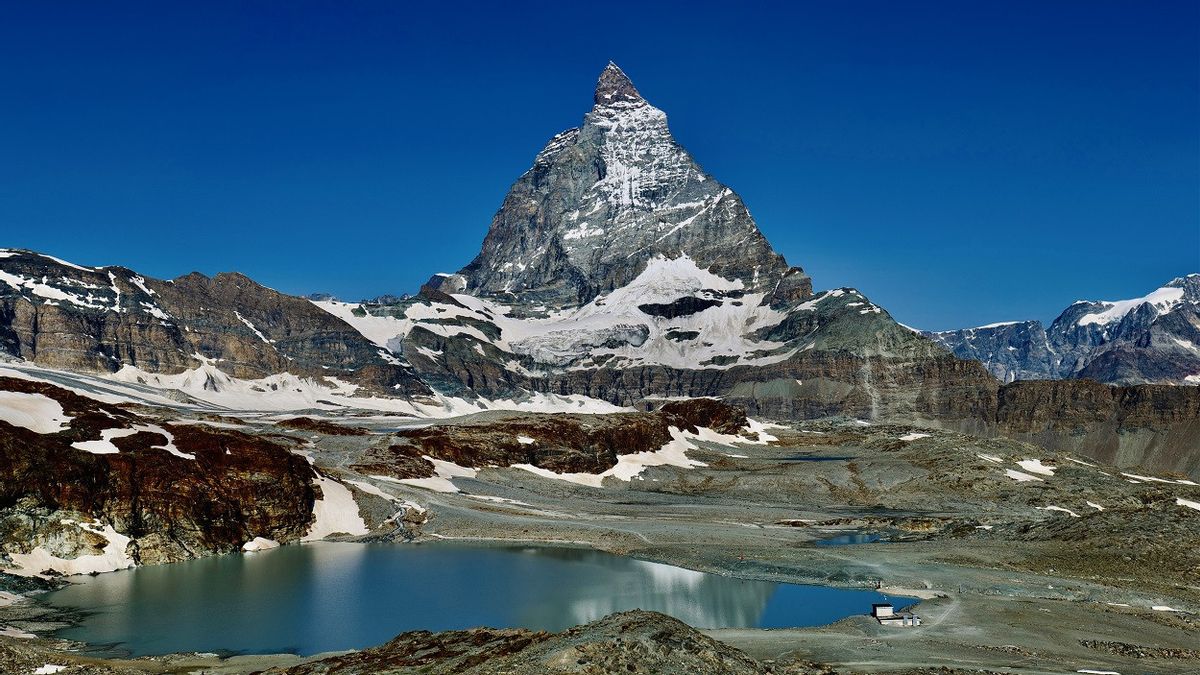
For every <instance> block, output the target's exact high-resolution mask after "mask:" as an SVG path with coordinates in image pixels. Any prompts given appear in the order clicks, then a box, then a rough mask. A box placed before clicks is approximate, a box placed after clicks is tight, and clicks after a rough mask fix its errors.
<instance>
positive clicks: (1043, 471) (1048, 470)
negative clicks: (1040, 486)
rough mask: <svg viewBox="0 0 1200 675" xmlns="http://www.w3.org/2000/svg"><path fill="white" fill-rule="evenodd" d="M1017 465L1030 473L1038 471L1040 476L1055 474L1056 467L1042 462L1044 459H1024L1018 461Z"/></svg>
mask: <svg viewBox="0 0 1200 675" xmlns="http://www.w3.org/2000/svg"><path fill="white" fill-rule="evenodd" d="M1017 465H1018V466H1020V467H1021V468H1022V469H1025V470H1026V471H1028V472H1029V473H1036V474H1038V475H1040V476H1053V475H1054V467H1052V466H1046V465H1045V464H1042V460H1040V459H1022V460H1021V461H1019V462H1017Z"/></svg>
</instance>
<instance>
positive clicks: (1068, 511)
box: [1034, 506, 1079, 518]
mask: <svg viewBox="0 0 1200 675" xmlns="http://www.w3.org/2000/svg"><path fill="white" fill-rule="evenodd" d="M1034 508H1036V509H1037V510H1039V511H1061V512H1062V513H1065V514H1067V515H1069V516H1071V517H1072V518H1078V517H1079V514H1078V513H1075V512H1074V511H1072V510H1071V509H1064V508H1063V507H1061V506H1036V507H1034Z"/></svg>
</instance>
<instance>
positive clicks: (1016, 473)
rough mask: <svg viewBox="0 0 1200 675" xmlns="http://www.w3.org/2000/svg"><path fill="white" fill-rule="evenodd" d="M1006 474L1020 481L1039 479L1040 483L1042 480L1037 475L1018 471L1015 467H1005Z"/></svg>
mask: <svg viewBox="0 0 1200 675" xmlns="http://www.w3.org/2000/svg"><path fill="white" fill-rule="evenodd" d="M1004 475H1006V476H1008V477H1009V478H1011V479H1013V480H1015V481H1017V482H1020V483H1028V482H1029V481H1037V482H1039V483H1040V482H1042V479H1041V478H1038V477H1037V476H1030V475H1029V474H1027V473H1024V472H1021V471H1016V470H1014V469H1005V470H1004Z"/></svg>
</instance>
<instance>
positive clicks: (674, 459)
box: [513, 427, 720, 488]
mask: <svg viewBox="0 0 1200 675" xmlns="http://www.w3.org/2000/svg"><path fill="white" fill-rule="evenodd" d="M670 433H671V440H670V441H669V442H667V443H666V444H665V445H663V446H662V447H661V448H659V449H658V450H650V451H646V452H635V453H632V454H628V455H618V456H617V464H616V466H613V467H612V468H610V469H608V470H607V471H604V472H603V473H555V472H553V471H550V470H549V469H543V468H541V467H537V466H533V465H532V464H514V465H513V468H516V469H523V470H525V471H528V472H530V473H533V474H537V475H538V476H542V477H544V478H552V479H555V480H562V481H567V482H569V483H575V484H577V485H586V486H588V487H594V488H600V487H604V479H605V478H608V477H610V476H611V477H613V478H616V479H617V480H623V481H625V482H629V481H630V480H631V479H632V478H633V477H634V476H637V475H639V474H641V473H642V471H644V470H645V469H646V468H648V467H652V466H677V467H681V468H684V469H691V468H694V467H697V466H708V465H707V464H705V463H704V462H700V461H697V460H694V459H689V458H688V456H687V451H688V450H695V449H696V446H695V445H694V444H692V443H691V442H690V440H689V437H693V438H699V437H700V435H699V434H697V435H692V434H688V433H687V432H685V431H682V430H680V429H677V428H675V427H671V428H670ZM717 435H718V436H719V435H720V434H717Z"/></svg>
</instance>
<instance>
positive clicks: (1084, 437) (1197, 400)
mask: <svg viewBox="0 0 1200 675" xmlns="http://www.w3.org/2000/svg"><path fill="white" fill-rule="evenodd" d="M994 429H995V432H996V433H999V434H1001V435H1004V436H1008V437H1010V438H1017V439H1021V440H1027V441H1031V442H1034V443H1037V444H1039V445H1042V446H1043V447H1047V448H1052V449H1055V450H1064V451H1071V452H1078V453H1080V454H1082V455H1086V456H1088V457H1093V458H1095V459H1098V460H1100V461H1102V462H1106V463H1109V464H1114V465H1116V466H1119V467H1143V468H1145V469H1147V470H1149V471H1157V472H1163V473H1176V474H1181V475H1188V476H1191V477H1192V478H1197V479H1200V453H1198V452H1196V439H1197V438H1200V387H1178V386H1169V385H1138V386H1132V387H1113V386H1107V385H1103V384H1100V383H1098V382H1093V381H1089V380H1057V381H1041V382H1015V383H1013V384H1009V385H1006V386H1004V387H1001V388H1000V390H999V396H998V402H997V408H996V422H995V428H994Z"/></svg>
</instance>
